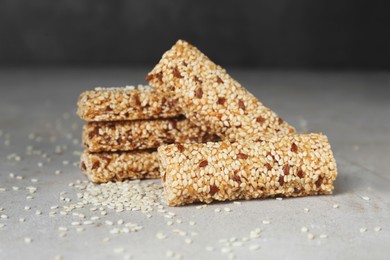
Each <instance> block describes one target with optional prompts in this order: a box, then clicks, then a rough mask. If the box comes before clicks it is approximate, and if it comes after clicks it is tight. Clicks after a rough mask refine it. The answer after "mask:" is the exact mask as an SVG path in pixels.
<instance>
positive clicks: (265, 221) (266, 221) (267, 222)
mask: <svg viewBox="0 0 390 260" xmlns="http://www.w3.org/2000/svg"><path fill="white" fill-rule="evenodd" d="M263 224H265V225H268V224H271V221H270V220H263Z"/></svg>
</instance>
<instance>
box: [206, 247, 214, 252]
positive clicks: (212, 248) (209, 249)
mask: <svg viewBox="0 0 390 260" xmlns="http://www.w3.org/2000/svg"><path fill="white" fill-rule="evenodd" d="M214 250H215V249H214V247H212V246H206V251H209V252H211V251H214Z"/></svg>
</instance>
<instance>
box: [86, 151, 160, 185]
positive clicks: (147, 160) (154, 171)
mask: <svg viewBox="0 0 390 260" xmlns="http://www.w3.org/2000/svg"><path fill="white" fill-rule="evenodd" d="M80 167H81V169H82V171H83V172H84V174H85V175H87V176H88V178H89V180H90V181H93V182H98V183H101V182H109V181H122V180H125V179H155V178H159V177H160V173H159V164H158V156H157V152H156V151H132V152H104V153H90V152H89V151H88V150H85V151H84V152H83V153H82V154H81V163H80Z"/></svg>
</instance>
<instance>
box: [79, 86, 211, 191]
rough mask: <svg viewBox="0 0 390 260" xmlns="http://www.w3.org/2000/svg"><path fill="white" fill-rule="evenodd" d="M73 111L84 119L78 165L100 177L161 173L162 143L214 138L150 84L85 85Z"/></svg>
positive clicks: (96, 178) (118, 178)
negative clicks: (159, 155)
mask: <svg viewBox="0 0 390 260" xmlns="http://www.w3.org/2000/svg"><path fill="white" fill-rule="evenodd" d="M77 113H78V115H79V116H80V118H81V119H83V120H85V121H87V123H86V124H85V125H84V127H83V133H82V139H83V144H84V146H85V151H84V152H83V153H82V156H81V169H82V170H83V172H84V173H85V174H86V175H87V176H88V178H89V179H90V180H91V181H93V182H98V183H100V182H108V181H121V180H125V179H144V178H146V179H150V178H159V177H160V173H159V163H158V157H157V152H156V149H157V148H158V147H159V146H160V145H162V144H171V143H186V142H207V141H214V140H216V138H217V137H216V136H215V135H210V134H209V133H207V132H205V131H203V130H202V129H201V127H198V126H196V125H195V124H193V123H191V122H190V121H189V120H187V119H185V118H184V117H183V116H182V115H181V113H180V110H179V109H178V108H177V107H176V106H175V104H174V102H172V101H168V100H167V99H166V98H165V97H164V96H162V95H159V94H158V93H156V91H155V90H154V89H153V88H151V87H149V86H142V85H140V86H137V87H134V86H128V87H124V88H96V89H94V90H91V91H86V92H84V93H82V94H81V95H80V97H79V100H78V111H77Z"/></svg>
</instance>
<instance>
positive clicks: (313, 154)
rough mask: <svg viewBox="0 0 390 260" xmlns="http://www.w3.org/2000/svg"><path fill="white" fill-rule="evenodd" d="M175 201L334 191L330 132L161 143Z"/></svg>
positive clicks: (170, 199) (170, 198)
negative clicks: (230, 140)
mask: <svg viewBox="0 0 390 260" xmlns="http://www.w3.org/2000/svg"><path fill="white" fill-rule="evenodd" d="M158 154H159V158H160V171H161V175H162V181H163V186H164V191H165V198H166V201H167V203H168V205H170V206H179V205H184V204H190V203H194V202H205V203H210V202H212V201H214V200H217V201H226V200H237V199H255V198H265V197H273V196H286V197H297V196H307V195H317V194H331V193H332V191H333V181H334V180H335V179H336V176H337V169H336V162H335V159H334V157H333V153H332V150H331V147H330V144H329V142H328V139H327V137H326V136H325V135H322V134H302V135H285V136H271V137H269V138H264V139H263V140H258V141H251V140H250V141H248V140H245V141H244V140H240V141H237V142H235V143H231V142H229V141H223V142H208V143H204V144H172V145H163V146H160V147H159V148H158Z"/></svg>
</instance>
